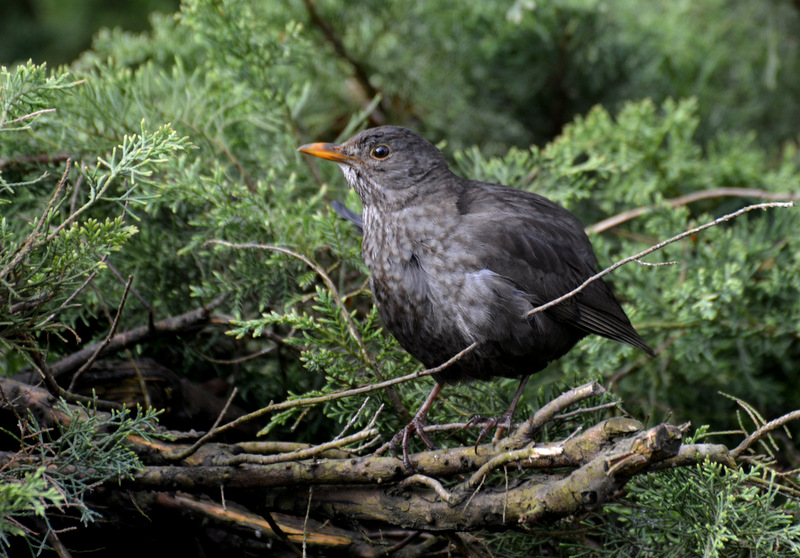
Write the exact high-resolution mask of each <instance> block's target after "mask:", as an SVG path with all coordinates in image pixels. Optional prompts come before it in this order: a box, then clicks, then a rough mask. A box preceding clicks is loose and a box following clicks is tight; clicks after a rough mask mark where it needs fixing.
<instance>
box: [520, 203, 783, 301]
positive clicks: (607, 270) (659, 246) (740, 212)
mask: <svg viewBox="0 0 800 558" xmlns="http://www.w3.org/2000/svg"><path fill="white" fill-rule="evenodd" d="M795 205H796V204H795V203H794V202H769V203H759V204H755V205H748V206H747V207H743V208H742V209H740V210H738V211H734V212H733V213H728V214H727V215H723V216H722V217H719V218H717V219H714V220H713V221H711V222H709V223H706V224H704V225H700V226H699V227H694V228H693V229H689V230H688V231H685V232H682V233H680V234H678V235H675V236H673V237H672V238H669V239H667V240H665V241H663V242H659V243H658V244H654V245H653V246H651V247H650V248H648V249H647V250H643V251H641V252H639V253H638V254H634V255H633V256H629V257H627V258H624V259H622V260H620V261H618V262H617V263H615V264H613V265H612V266H610V267H607V268H605V269H604V270H603V271H601V272H599V273H595V274H594V275H592V276H591V277H589V278H588V279H587V280H586V281H584V282H583V283H581V284H580V285H579V286H578V287H576V288H575V289H572V290H571V291H570V292H568V293H567V294H565V295H563V296H560V297H558V298H556V299H553V300H551V301H550V302H548V303H546V304H542V305H541V306H537V307H536V308H534V309H533V310H531V311H529V312H528V313H527V314H526V316H532V315H534V314H538V313H539V312H544V311H545V310H547V309H549V308H552V307H553V306H555V305H556V304H560V303H562V302H564V301H565V300H567V299H568V298H572V297H573V296H575V295H576V294H578V293H579V292H581V291H582V290H583V289H585V288H586V287H588V286H589V285H590V284H591V283H593V282H594V281H597V280H598V279H600V278H602V277H605V276H606V275H608V274H609V273H611V272H612V271H614V270H616V269H617V268H619V267H622V266H623V265H625V264H627V263H630V262H634V261H637V260H639V259H641V258H643V257H644V256H646V255H648V254H652V253H653V252H655V251H657V250H661V249H662V248H663V247H664V246H667V245H668V244H672V243H673V242H677V241H678V240H681V239H683V238H686V237H687V236H692V235H693V234H697V233H698V232H700V231H704V230H705V229H708V228H711V227H714V226H716V225H719V224H721V223H724V222H725V221H730V220H731V219H734V218H736V217H738V216H740V215H743V214H745V213H747V212H748V211H753V210H754V209H768V208H770V207H794V206H795Z"/></svg>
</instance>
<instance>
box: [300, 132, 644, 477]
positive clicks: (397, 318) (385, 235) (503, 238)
mask: <svg viewBox="0 0 800 558" xmlns="http://www.w3.org/2000/svg"><path fill="white" fill-rule="evenodd" d="M299 151H302V152H303V153H307V154H309V155H314V156H316V157H321V158H323V159H329V160H331V161H335V162H337V163H338V164H339V167H340V168H341V169H342V172H343V173H344V176H345V178H346V179H347V182H348V183H349V184H350V186H351V187H352V188H354V189H355V191H356V192H357V193H358V196H359V197H360V198H361V202H362V205H363V207H364V214H363V220H362V223H360V225H361V226H362V227H363V232H364V237H363V243H362V255H363V258H364V262H365V263H366V264H367V266H368V267H369V269H370V271H371V279H370V280H371V286H372V294H373V297H374V299H375V303H376V304H377V306H378V311H379V313H380V315H381V317H382V318H383V321H384V323H385V325H386V327H387V329H388V330H389V331H390V332H391V333H392V334H393V335H394V336H395V337H396V338H397V340H398V341H399V342H400V344H401V345H402V346H403V348H404V349H406V350H407V351H408V352H409V353H411V354H412V355H414V356H415V357H416V358H418V359H419V360H420V361H422V363H423V364H424V365H425V366H426V367H428V368H432V367H435V366H438V365H440V364H442V363H444V362H446V361H447V360H448V359H450V358H451V357H453V356H454V355H456V354H457V353H458V352H460V351H462V350H463V349H464V348H466V347H468V346H469V345H471V344H472V343H474V342H477V343H478V345H477V347H476V348H475V349H474V350H473V351H471V352H470V353H468V354H466V355H465V356H463V357H462V358H461V359H459V360H456V361H455V362H453V363H452V364H451V365H450V366H449V367H447V368H445V369H443V370H442V371H441V372H438V373H437V374H434V376H433V377H434V379H435V380H436V382H437V384H436V387H435V388H434V390H433V391H432V392H431V395H430V396H429V397H428V400H427V401H426V402H425V404H424V405H423V406H422V408H421V409H420V411H419V412H418V413H417V415H416V416H415V417H414V419H413V420H412V422H411V423H410V424H409V425H408V426H407V427H406V428H404V429H403V431H401V432H400V433H399V434H398V435H397V436H395V439H394V440H393V443H397V442H398V441H400V440H402V443H403V456H404V461H405V463H406V465H409V464H410V463H409V460H408V449H407V446H408V436H409V434H410V433H412V432H413V431H416V432H417V433H418V435H419V436H420V437H421V438H422V439H423V441H424V442H425V443H426V445H428V446H429V447H432V444H431V443H430V440H429V439H428V437H427V435H426V434H425V433H424V432H423V426H424V424H425V418H426V415H427V412H428V410H429V408H430V406H431V405H432V403H433V400H434V398H435V397H436V395H437V394H438V393H439V390H441V387H442V385H443V384H448V383H454V382H461V381H470V380H488V379H490V378H492V377H494V376H505V377H513V378H522V381H521V382H520V387H519V389H518V390H517V394H516V395H515V397H514V401H513V403H512V406H511V408H510V409H509V411H508V413H506V414H505V415H503V417H502V418H501V420H506V421H508V422H510V420H511V414H512V413H513V410H514V408H515V407H516V404H517V402H518V400H519V397H520V395H521V393H522V389H523V388H524V385H525V382H526V381H527V379H528V377H529V376H530V374H532V373H534V372H538V371H539V370H541V369H543V368H544V367H545V366H547V364H548V363H549V362H550V361H552V360H554V359H557V358H559V357H561V356H562V355H564V354H565V353H566V352H567V351H569V350H570V349H571V348H572V347H573V346H574V345H575V343H577V342H578V341H579V340H580V339H582V338H583V337H585V336H586V335H588V334H590V333H595V334H598V335H602V336H603V337H607V338H609V339H613V340H615V341H621V342H623V343H628V344H630V345H633V346H634V347H637V348H639V349H641V350H643V351H645V352H646V353H647V354H649V355H651V356H653V355H654V353H653V351H652V349H650V347H648V346H647V344H646V343H645V342H644V340H643V339H642V338H641V337H640V336H639V334H638V333H637V332H636V330H635V329H634V328H633V326H632V325H631V323H630V321H629V320H628V317H627V316H626V315H625V312H624V311H623V310H622V307H621V306H620V305H619V303H618V302H617V300H616V298H615V297H614V294H613V293H612V291H611V289H610V288H609V286H608V285H607V284H606V283H604V282H603V281H602V280H597V281H594V282H592V283H590V284H589V285H588V286H587V287H586V288H585V289H584V290H583V291H581V292H580V293H578V294H577V295H575V296H573V297H571V298H569V299H567V300H565V301H564V302H562V303H560V304H557V305H555V306H553V307H552V308H550V309H548V310H546V311H544V312H539V313H537V314H533V315H528V312H529V311H530V310H531V309H533V308H535V307H536V306H539V305H542V304H544V303H546V302H549V301H550V300H553V299H555V298H557V297H559V296H561V295H563V294H565V293H567V292H569V291H571V290H572V289H574V288H576V287H577V286H578V285H580V284H581V283H583V282H584V281H585V280H586V279H587V278H589V277H590V276H592V275H594V274H595V273H596V271H597V270H596V267H597V259H596V257H595V255H594V252H593V251H592V246H591V244H590V242H589V239H588V238H587V236H586V234H585V233H584V230H583V225H582V224H581V222H580V221H579V220H578V218H577V217H575V216H574V215H573V214H572V213H570V212H569V211H567V210H566V209H564V208H563V207H561V206H559V205H557V204H556V203H554V202H552V201H550V200H548V199H547V198H544V197H542V196H540V195H538V194H533V193H530V192H525V191H522V190H517V189H515V188H509V187H507V186H501V185H498V184H488V183H485V182H478V181H475V180H468V179H466V178H461V177H459V176H456V175H455V174H453V172H452V171H451V170H450V169H449V167H448V166H447V162H446V161H445V159H444V156H443V155H442V153H441V152H440V151H439V150H438V149H437V148H436V147H435V146H434V145H433V144H431V143H430V142H428V141H427V140H425V139H424V138H422V137H421V136H419V135H418V134H416V133H414V132H412V131H411V130H408V129H406V128H400V127H396V126H381V127H378V128H373V129H370V130H366V131H364V132H361V133H359V134H357V135H356V136H354V137H352V138H350V139H349V140H347V141H346V142H344V143H342V144H341V145H333V144H329V143H313V144H309V145H304V146H302V147H300V148H299ZM497 423H498V421H494V422H493V425H496V424H497ZM487 428H488V427H487ZM484 432H485V430H484Z"/></svg>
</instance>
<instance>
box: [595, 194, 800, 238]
mask: <svg viewBox="0 0 800 558" xmlns="http://www.w3.org/2000/svg"><path fill="white" fill-rule="evenodd" d="M727 196H732V197H737V198H759V199H763V200H773V201H785V200H800V194H795V193H791V192H789V193H785V192H770V191H768V190H759V189H758V188H736V187H728V188H714V189H712V190H700V191H699V192H692V193H691V194H686V195H685V196H679V197H677V198H672V199H668V200H664V201H663V202H662V203H658V204H653V205H644V206H641V207H636V208H634V209H629V210H627V211H623V212H622V213H618V214H617V215H613V216H612V217H609V218H607V219H603V220H602V221H599V222H597V223H595V224H594V225H592V226H590V227H586V234H594V233H601V232H604V231H607V230H609V229H613V228H614V227H616V226H617V225H621V224H622V223H625V222H626V221H630V220H632V219H635V218H637V217H640V216H642V215H644V214H645V213H648V212H650V211H653V210H655V209H658V208H659V207H662V204H663V203H666V204H667V205H668V206H669V207H671V208H673V209H674V208H676V207H680V206H682V205H688V204H690V203H693V202H696V201H700V200H707V199H711V198H721V197H727Z"/></svg>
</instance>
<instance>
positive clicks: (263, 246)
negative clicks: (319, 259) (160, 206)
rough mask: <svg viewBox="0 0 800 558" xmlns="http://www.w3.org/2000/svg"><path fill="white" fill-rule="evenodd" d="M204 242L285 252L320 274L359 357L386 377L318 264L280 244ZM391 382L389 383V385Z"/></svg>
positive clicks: (390, 393)
mask: <svg viewBox="0 0 800 558" xmlns="http://www.w3.org/2000/svg"><path fill="white" fill-rule="evenodd" d="M205 244H219V245H220V246H226V247H228V248H234V249H238V250H242V249H256V250H269V251H273V252H280V253H282V254H286V255H288V256H292V257H293V258H296V259H298V260H300V261H301V262H303V263H304V264H306V265H307V266H308V267H310V268H311V269H313V270H314V272H316V274H317V275H319V276H320V278H321V279H322V281H323V282H324V283H325V286H326V287H328V291H329V292H330V293H331V296H332V297H333V299H334V301H335V302H336V305H337V306H338V307H339V311H340V313H341V316H342V319H343V320H344V321H345V323H346V324H347V330H348V331H349V332H350V335H351V337H352V338H353V339H354V340H355V342H356V344H357V345H358V350H359V352H360V353H361V358H362V359H363V361H364V363H365V364H366V365H368V366H369V367H370V368H371V369H372V372H373V373H374V374H375V377H376V378H377V379H378V380H380V381H381V382H383V381H384V380H385V379H386V378H385V376H384V375H383V373H382V372H381V370H380V368H379V367H378V364H377V363H376V362H375V360H374V359H373V358H372V355H371V354H370V353H369V351H368V350H367V346H366V345H365V344H364V340H363V339H362V338H361V334H360V333H359V332H358V328H356V324H355V323H354V322H353V317H352V316H351V315H350V312H349V311H348V310H347V307H346V306H345V305H344V302H342V298H341V297H340V296H339V290H338V289H337V288H336V284H335V283H334V282H333V280H332V279H331V278H330V277H329V276H328V274H327V273H325V271H324V270H323V269H322V268H321V267H320V266H318V265H317V264H316V263H314V262H312V261H311V260H310V259H309V258H307V257H306V256H304V255H303V254H300V253H298V252H295V251H293V250H289V249H288V248H282V247H280V246H270V245H266V244H251V243H247V244H233V243H230V242H225V241H223V240H209V241H207V242H206V243H205ZM391 385H393V384H390V385H389V386H391ZM389 386H387V389H386V398H387V399H388V400H389V402H390V403H391V404H392V406H393V407H394V408H395V410H397V412H398V413H399V414H400V416H401V417H402V418H403V420H407V421H410V420H411V413H409V412H408V409H407V408H406V406H405V405H403V402H402V401H401V400H400V396H399V395H398V394H397V392H396V391H395V390H394V389H392V388H391V387H389Z"/></svg>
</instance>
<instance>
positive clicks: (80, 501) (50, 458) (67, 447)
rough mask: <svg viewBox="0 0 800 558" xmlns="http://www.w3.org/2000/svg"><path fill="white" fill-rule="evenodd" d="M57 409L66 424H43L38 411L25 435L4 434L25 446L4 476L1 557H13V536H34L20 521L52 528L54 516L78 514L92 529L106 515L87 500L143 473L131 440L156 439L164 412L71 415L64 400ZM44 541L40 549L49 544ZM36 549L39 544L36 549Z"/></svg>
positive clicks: (24, 426)
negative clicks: (129, 444) (31, 520)
mask: <svg viewBox="0 0 800 558" xmlns="http://www.w3.org/2000/svg"><path fill="white" fill-rule="evenodd" d="M56 410H57V411H58V413H59V414H61V415H62V416H63V417H64V421H63V423H55V425H54V426H52V427H46V426H43V425H42V424H40V422H39V420H38V419H37V418H36V416H35V415H34V413H33V412H32V411H29V412H28V416H27V417H25V419H24V420H21V421H20V422H19V428H20V432H19V434H14V433H13V432H10V431H7V430H3V433H4V434H6V435H8V436H10V437H11V438H13V439H14V440H16V442H17V443H18V444H19V450H18V452H17V453H16V454H15V455H12V456H11V457H10V459H9V461H8V463H7V464H6V466H5V467H4V468H3V470H2V472H0V555H2V556H8V551H9V550H10V548H9V547H10V541H9V537H12V536H14V537H25V538H26V540H27V542H28V543H29V544H33V541H32V540H31V539H30V538H29V537H31V534H30V532H28V531H26V530H25V528H24V527H23V526H22V524H21V523H20V521H19V520H20V519H22V518H25V517H29V516H31V515H35V516H37V517H40V518H41V519H42V520H44V522H45V523H46V524H47V525H48V526H49V522H48V520H47V513H48V511H52V509H53V508H57V509H58V510H59V511H61V512H66V513H69V514H75V513H76V512H77V519H78V520H80V521H81V522H82V523H84V524H86V523H87V522H90V521H95V520H96V519H98V518H99V517H100V514H99V513H97V512H96V511H95V510H93V509H91V508H89V507H88V506H87V505H86V503H85V501H84V500H85V497H86V495H87V493H88V492H90V491H91V490H92V489H94V488H95V487H97V486H99V485H101V484H103V483H104V482H108V481H109V480H117V481H121V480H122V479H125V478H131V476H132V474H133V473H134V472H135V471H137V470H139V469H140V468H141V466H142V465H141V462H140V461H139V458H138V456H137V455H136V454H135V453H134V452H133V451H132V450H130V449H129V448H127V447H126V445H125V439H126V438H127V437H128V436H140V437H142V438H144V439H150V438H151V436H152V434H153V427H154V423H155V422H156V417H157V415H158V413H157V412H156V411H154V410H148V411H143V410H142V409H139V408H137V409H136V412H135V413H133V414H132V413H131V411H129V410H127V409H123V410H122V411H112V412H111V413H110V414H109V415H103V414H98V413H97V412H96V409H94V408H77V409H74V410H71V409H70V408H69V407H68V406H67V405H66V404H65V403H63V401H62V402H61V403H60V404H59V405H57V406H56ZM44 541H45V539H44V538H43V539H42V540H41V541H39V542H38V543H36V544H42V545H43V544H44ZM34 546H35V544H34Z"/></svg>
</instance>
